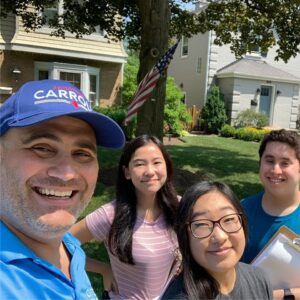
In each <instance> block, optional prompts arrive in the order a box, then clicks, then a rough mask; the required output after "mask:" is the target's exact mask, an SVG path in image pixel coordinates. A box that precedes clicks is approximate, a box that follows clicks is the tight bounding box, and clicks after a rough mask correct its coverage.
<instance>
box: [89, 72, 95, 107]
mask: <svg viewBox="0 0 300 300" xmlns="http://www.w3.org/2000/svg"><path fill="white" fill-rule="evenodd" d="M89 80H90V93H89V99H90V101H92V102H93V103H96V95H97V76H96V75H93V74H89Z"/></svg>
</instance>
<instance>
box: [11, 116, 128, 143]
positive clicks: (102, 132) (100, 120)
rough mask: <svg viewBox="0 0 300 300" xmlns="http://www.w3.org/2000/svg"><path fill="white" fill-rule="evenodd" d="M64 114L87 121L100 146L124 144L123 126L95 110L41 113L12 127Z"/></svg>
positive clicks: (40, 121)
mask: <svg viewBox="0 0 300 300" xmlns="http://www.w3.org/2000/svg"><path fill="white" fill-rule="evenodd" d="M63 116H70V117H74V118H78V119H81V120H83V121H85V122H87V123H88V124H89V125H90V126H91V127H92V128H93V129H94V131H95V135H96V141H97V145H98V146H103V147H107V148H121V147H123V146H124V143H125V136H124V133H123V130H122V129H121V127H120V126H119V125H118V124H117V123H116V122H115V121H114V120H112V119H111V118H109V117H107V116H105V115H103V114H101V113H97V112H94V111H89V112H88V111H87V112H82V111H81V112H72V113H69V114H66V112H52V113H39V114H37V115H33V116H30V117H29V118H24V119H22V120H19V121H17V122H15V123H14V124H12V125H11V126H10V127H26V126H30V125H35V124H38V123H42V122H45V121H47V120H50V119H54V118H59V117H63Z"/></svg>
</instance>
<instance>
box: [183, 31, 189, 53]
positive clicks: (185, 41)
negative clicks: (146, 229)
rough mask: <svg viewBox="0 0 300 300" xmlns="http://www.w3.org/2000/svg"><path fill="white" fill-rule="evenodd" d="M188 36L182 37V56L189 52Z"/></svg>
mask: <svg viewBox="0 0 300 300" xmlns="http://www.w3.org/2000/svg"><path fill="white" fill-rule="evenodd" d="M188 42H189V40H188V38H187V37H185V36H183V37H182V48H181V56H187V55H188V53H189V45H188Z"/></svg>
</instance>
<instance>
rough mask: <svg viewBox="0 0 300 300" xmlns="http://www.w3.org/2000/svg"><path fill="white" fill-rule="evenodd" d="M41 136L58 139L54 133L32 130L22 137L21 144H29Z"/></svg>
mask: <svg viewBox="0 0 300 300" xmlns="http://www.w3.org/2000/svg"><path fill="white" fill-rule="evenodd" d="M42 138H44V139H50V140H53V141H60V139H59V138H58V137H57V136H56V135H55V134H52V133H50V132H33V133H31V134H30V135H29V136H28V137H26V138H22V139H21V140H22V143H23V144H29V143H31V142H33V141H35V140H38V139H42Z"/></svg>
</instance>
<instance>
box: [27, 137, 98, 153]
mask: <svg viewBox="0 0 300 300" xmlns="http://www.w3.org/2000/svg"><path fill="white" fill-rule="evenodd" d="M39 139H49V140H52V141H55V142H61V139H60V138H59V137H58V136H57V135H55V134H53V133H51V132H33V133H31V134H30V135H29V136H28V137H26V138H23V139H21V140H22V143H23V144H24V145H26V144H29V143H32V142H34V141H36V140H39ZM76 146H77V147H79V148H83V149H89V150H91V151H92V152H94V153H97V146H96V145H94V144H93V143H90V142H89V141H84V140H83V141H78V142H76Z"/></svg>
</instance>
